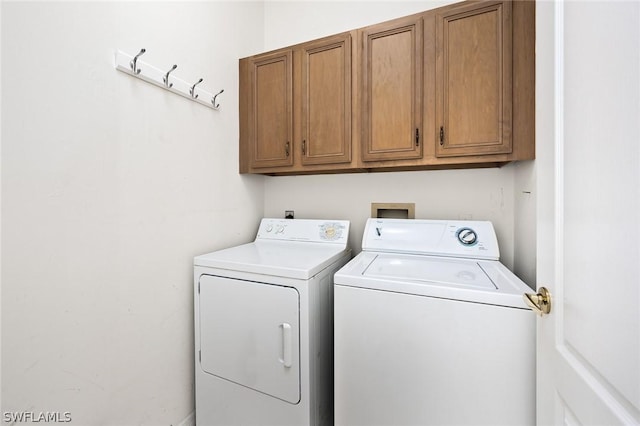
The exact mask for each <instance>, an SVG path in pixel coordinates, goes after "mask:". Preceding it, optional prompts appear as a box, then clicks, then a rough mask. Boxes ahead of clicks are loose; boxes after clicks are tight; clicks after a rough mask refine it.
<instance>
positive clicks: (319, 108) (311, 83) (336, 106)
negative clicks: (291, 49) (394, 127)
mask: <svg viewBox="0 0 640 426" xmlns="http://www.w3.org/2000/svg"><path fill="white" fill-rule="evenodd" d="M300 54H301V56H302V57H301V61H302V78H301V84H300V86H301V95H302V117H301V121H302V123H301V124H302V146H301V150H302V164H304V165H310V164H341V163H349V162H350V161H351V35H350V34H344V35H341V36H337V37H332V38H329V39H323V40H320V41H318V42H312V43H307V44H304V45H303V46H302V47H301V48H300Z"/></svg>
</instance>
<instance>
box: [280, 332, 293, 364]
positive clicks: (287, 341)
mask: <svg viewBox="0 0 640 426" xmlns="http://www.w3.org/2000/svg"><path fill="white" fill-rule="evenodd" d="M280 327H282V358H281V359H280V362H282V364H284V366H285V367H286V368H291V366H292V365H293V345H292V340H291V337H292V334H291V324H288V323H286V322H283V323H282V324H280Z"/></svg>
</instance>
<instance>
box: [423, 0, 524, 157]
mask: <svg viewBox="0 0 640 426" xmlns="http://www.w3.org/2000/svg"><path fill="white" fill-rule="evenodd" d="M511 26H512V17H511V3H510V2H498V3H488V4H487V3H479V4H471V5H468V6H465V7H462V8H455V9H452V10H449V11H446V12H443V13H441V14H439V15H438V16H437V36H436V37H437V40H436V55H437V58H436V103H437V104H436V124H437V125H436V141H437V142H436V155H437V156H439V157H443V156H456V155H482V154H501V153H509V152H511V150H512V145H511V112H512V110H511V95H512V86H511V78H512V76H511V42H512V34H511Z"/></svg>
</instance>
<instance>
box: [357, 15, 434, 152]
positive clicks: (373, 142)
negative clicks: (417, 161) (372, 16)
mask: <svg viewBox="0 0 640 426" xmlns="http://www.w3.org/2000/svg"><path fill="white" fill-rule="evenodd" d="M422 37H423V31H422V18H421V17H409V18H405V19H400V20H395V21H392V22H390V23H386V24H381V25H375V26H372V27H368V28H365V29H364V30H362V32H361V40H362V105H361V108H362V160H363V161H379V160H401V159H410V158H420V157H421V156H422V143H421V135H420V131H421V123H422V103H421V99H422V57H423V55H422V43H423V41H422Z"/></svg>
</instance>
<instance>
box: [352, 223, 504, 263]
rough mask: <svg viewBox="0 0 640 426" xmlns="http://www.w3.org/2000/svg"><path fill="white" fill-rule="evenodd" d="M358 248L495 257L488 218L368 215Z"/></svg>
mask: <svg viewBox="0 0 640 426" xmlns="http://www.w3.org/2000/svg"><path fill="white" fill-rule="evenodd" d="M362 250H365V251H384V252H391V253H407V254H422V255H431V256H452V257H465V258H473V259H485V260H499V259H500V251H499V249H498V240H497V238H496V233H495V231H494V229H493V225H492V224H491V222H488V221H468V220H453V221H447V220H419V219H418V220H414V219H375V218H374V219H368V220H367V225H366V227H365V231H364V236H363V238H362Z"/></svg>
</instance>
